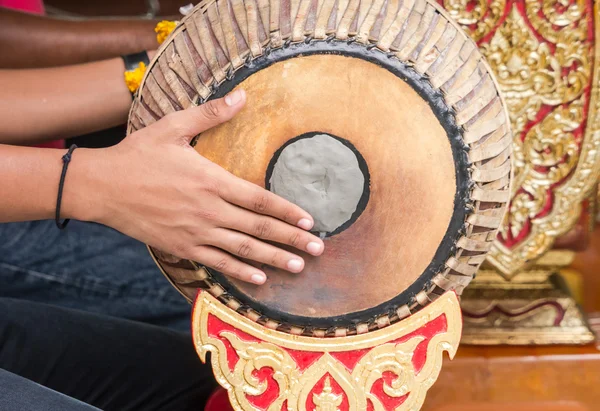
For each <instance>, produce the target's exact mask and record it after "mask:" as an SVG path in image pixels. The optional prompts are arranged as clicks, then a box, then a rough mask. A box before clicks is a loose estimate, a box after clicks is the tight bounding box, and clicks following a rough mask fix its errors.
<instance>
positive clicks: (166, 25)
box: [154, 20, 178, 44]
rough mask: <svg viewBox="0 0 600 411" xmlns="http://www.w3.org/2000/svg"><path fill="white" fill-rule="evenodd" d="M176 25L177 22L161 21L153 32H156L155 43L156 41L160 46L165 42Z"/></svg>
mask: <svg viewBox="0 0 600 411" xmlns="http://www.w3.org/2000/svg"><path fill="white" fill-rule="evenodd" d="M177 23H178V22H177V21H168V20H163V21H161V22H160V23H158V24H157V25H156V27H155V28H154V31H155V32H156V41H158V44H162V43H163V42H164V41H165V39H166V38H167V37H168V36H169V34H171V32H172V31H173V30H174V29H175V27H176V26H177Z"/></svg>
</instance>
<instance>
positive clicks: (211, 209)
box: [0, 93, 323, 284]
mask: <svg viewBox="0 0 600 411" xmlns="http://www.w3.org/2000/svg"><path fill="white" fill-rule="evenodd" d="M226 99H229V100H228V101H229V103H230V104H227V102H226ZM226 99H219V100H214V101H211V102H209V103H207V104H204V105H202V106H200V107H195V108H191V109H188V110H184V111H180V112H177V113H173V114H170V115H168V116H166V117H165V118H163V119H162V120H160V121H158V122H157V123H155V124H152V125H150V126H148V127H146V128H144V129H142V130H139V131H137V132H135V133H133V134H131V135H129V136H128V137H126V138H125V139H124V140H123V141H122V142H121V143H119V144H117V145H116V146H114V147H110V148H106V149H96V150H89V149H77V150H75V152H74V153H73V157H72V161H71V163H70V165H69V168H68V172H67V176H66V180H65V186H64V192H63V200H62V211H63V212H62V215H61V217H62V218H73V219H79V220H84V221H95V222H98V223H101V224H105V225H108V226H110V227H113V228H115V229H117V230H119V231H121V232H123V233H125V234H127V235H129V236H131V237H134V238H137V239H139V240H140V241H142V242H145V243H147V244H150V245H151V246H153V247H156V248H158V249H160V250H163V251H165V252H167V253H171V254H174V255H176V256H178V257H180V258H188V259H191V260H194V261H197V262H199V263H202V264H204V265H206V266H209V267H213V268H216V269H217V270H219V271H220V272H223V273H224V274H226V275H230V276H233V277H236V278H240V279H242V280H245V281H250V282H255V283H258V284H260V283H262V282H264V281H265V278H266V277H265V275H264V273H263V272H262V271H261V270H260V269H259V268H256V267H255V266H253V265H250V264H248V263H246V262H242V260H240V258H243V259H244V260H252V261H255V262H258V263H262V264H268V265H271V266H275V267H279V268H282V269H285V270H288V271H291V272H299V271H301V270H302V269H303V267H304V261H303V259H302V258H301V257H300V256H299V255H297V254H295V253H291V252H289V251H287V250H284V249H283V248H280V247H277V246H275V245H272V243H279V244H285V245H288V246H292V247H295V248H297V249H299V250H302V251H303V252H308V253H309V254H312V255H320V254H321V253H322V252H323V242H322V240H320V239H319V238H318V237H316V236H314V235H312V234H310V233H308V232H306V231H305V230H309V229H310V228H312V224H313V220H312V218H311V217H310V215H308V214H307V213H306V212H305V211H303V210H301V209H300V208H298V207H297V206H295V205H292V204H291V203H289V202H287V201H286V200H283V199H282V198H280V197H277V196H275V195H274V194H272V193H270V192H269V191H266V190H264V189H262V188H260V187H258V186H256V185H254V184H251V183H248V182H246V181H244V180H242V179H239V178H237V177H235V176H233V175H232V174H230V173H228V172H227V171H225V170H224V169H222V168H221V167H219V166H217V165H216V164H214V163H211V162H210V161H208V160H207V159H205V158H204V157H202V156H200V155H199V154H198V153H197V152H196V151H195V150H194V149H193V148H192V147H191V146H190V145H189V142H190V140H191V139H192V138H193V137H194V136H196V135H197V134H199V133H200V132H202V131H204V130H206V129H208V128H210V127H213V126H215V125H217V124H219V123H221V122H224V121H227V120H229V119H230V118H232V117H233V116H234V115H235V114H236V113H237V112H238V111H239V110H241V108H242V106H243V105H244V103H245V94H243V93H240V94H234V95H230V96H228V97H226ZM63 154H64V151H63V150H48V149H38V148H26V147H10V146H0V158H2V161H0V186H2V187H3V196H0V221H22V220H31V219H45V218H53V217H54V211H55V206H56V194H57V187H58V180H59V177H60V169H61V167H62V162H61V159H60V158H61V156H62V155H63ZM236 256H237V257H236ZM253 275H254V276H255V277H254V278H253Z"/></svg>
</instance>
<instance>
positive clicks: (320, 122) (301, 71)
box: [129, 0, 510, 336]
mask: <svg viewBox="0 0 600 411" xmlns="http://www.w3.org/2000/svg"><path fill="white" fill-rule="evenodd" d="M255 1H256V0H249V1H247V2H242V1H241V0H239V1H238V2H236V1H232V0H229V1H222V2H221V1H217V2H215V1H208V2H204V3H201V4H200V5H199V6H197V7H196V8H195V9H194V11H193V12H192V13H191V14H190V15H188V16H187V17H186V18H185V19H183V21H182V22H181V23H180V24H179V25H178V27H177V29H176V30H175V32H174V33H173V34H172V35H171V36H170V38H169V39H168V40H167V42H166V43H165V44H164V45H163V46H162V48H161V50H160V51H159V53H158V54H157V57H156V59H155V60H154V61H153V63H152V64H151V65H150V70H149V71H148V73H147V74H146V77H145V80H144V82H143V85H142V87H141V89H140V93H139V95H138V97H137V98H136V100H135V102H134V105H133V107H132V112H131V115H130V123H129V129H130V132H131V131H134V130H136V129H139V128H142V127H144V126H145V125H148V124H149V123H152V122H153V121H156V119H158V118H160V117H162V116H163V115H165V114H167V113H169V112H171V111H175V110H179V109H183V108H186V107H189V106H191V105H194V104H201V103H203V102H204V101H206V100H208V99H213V98H218V97H222V96H224V95H225V94H227V93H228V92H230V91H231V90H233V89H238V88H243V89H244V90H245V91H246V93H247V96H248V98H247V104H246V107H245V108H244V109H243V110H242V111H241V112H240V113H239V114H238V115H237V116H236V117H235V118H234V119H233V120H231V121H229V122H228V123H226V124H222V125H220V126H218V127H215V128H213V129H211V130H208V131H206V132H204V133H202V134H201V135H200V136H198V137H197V138H196V139H195V140H194V142H193V144H194V145H195V149H196V150H197V151H198V153H200V154H201V155H203V156H205V157H206V158H208V159H209V160H211V161H213V162H215V163H216V164H218V165H220V166H222V167H223V168H225V169H226V170H228V171H230V172H231V173H233V174H235V175H236V176H238V177H241V178H243V179H245V180H248V181H250V182H252V183H255V184H258V185H260V186H262V187H265V188H267V189H269V190H271V191H273V192H274V193H276V194H278V195H280V196H282V197H284V198H287V199H288V200H290V201H292V202H294V203H296V204H298V205H300V206H301V207H302V208H304V209H305V210H306V211H308V212H309V213H310V214H311V215H312V216H313V217H314V219H315V227H314V230H315V234H317V235H320V236H321V237H322V238H323V239H324V242H325V252H324V254H323V255H322V256H320V257H312V256H310V255H308V254H303V255H302V257H303V258H304V259H305V262H306V265H305V269H304V270H303V272H302V273H300V274H291V273H288V272H285V271H283V270H278V269H274V268H272V267H262V268H263V269H264V271H265V272H266V274H267V277H268V280H267V282H266V283H265V284H264V285H262V286H256V285H252V284H248V283H243V282H241V281H238V280H235V279H231V278H228V277H225V276H224V275H222V274H220V273H218V272H216V271H214V270H212V269H203V268H202V267H200V266H199V265H198V264H196V263H194V262H191V261H186V260H180V259H178V258H176V257H174V256H170V255H166V254H165V253H162V252H160V251H159V250H151V251H152V252H153V255H154V257H155V259H156V261H157V263H158V264H159V266H160V267H161V268H162V269H163V271H164V272H165V274H166V275H167V277H169V278H170V280H171V282H172V283H173V284H174V285H175V286H176V287H177V288H178V289H179V290H180V291H181V292H182V293H183V294H184V295H185V296H186V297H187V298H189V299H191V298H193V296H194V294H195V292H196V289H197V288H205V289H208V290H209V291H210V292H211V293H212V294H213V295H215V296H217V297H219V298H220V299H221V301H222V302H223V303H225V304H228V305H229V306H231V307H232V308H234V309H236V310H238V311H240V312H241V313H243V314H245V315H247V316H249V317H250V318H252V319H254V320H256V321H259V322H262V323H264V324H266V325H267V326H269V327H272V328H277V329H280V330H282V331H286V332H292V333H304V334H309V335H319V336H326V335H346V334H352V333H357V332H366V331H368V330H369V329H372V328H374V327H381V326H384V325H387V324H389V323H391V322H394V321H397V320H398V319H401V318H403V317H405V316H407V315H409V314H410V313H411V312H413V311H415V310H418V309H419V308H420V307H422V306H424V305H426V304H427V303H428V302H429V301H431V300H433V299H435V298H436V296H437V295H440V294H441V293H443V292H445V291H446V290H449V289H453V290H456V291H457V292H459V293H460V291H461V290H462V288H464V287H465V286H466V285H467V284H468V282H469V281H470V280H471V278H472V277H473V275H474V274H475V271H476V270H477V268H478V266H479V264H480V263H481V262H482V261H483V259H484V258H485V254H486V252H487V251H488V250H489V248H490V246H491V241H492V240H493V239H494V237H495V230H496V229H497V228H498V226H499V224H500V223H501V220H502V216H503V212H504V208H505V205H506V202H507V201H508V198H509V190H508V184H509V175H510V131H509V129H508V121H507V117H506V112H505V109H504V105H503V103H502V100H501V98H500V97H499V95H498V92H497V87H496V84H495V82H494V81H493V79H492V76H491V73H490V72H489V70H488V68H487V66H486V65H485V63H484V62H483V61H482V57H481V56H480V54H479V52H478V50H477V49H476V47H475V46H474V45H473V43H472V42H471V41H470V40H469V39H468V38H467V37H466V35H465V34H463V33H462V31H460V29H459V28H457V27H456V26H455V25H454V24H453V23H452V22H451V21H449V20H448V19H447V17H446V16H445V15H444V14H443V13H442V12H441V11H439V10H438V8H437V7H436V6H435V4H433V3H431V4H430V3H428V2H426V1H416V2H411V1H408V2H406V1H405V2H404V3H402V4H401V5H399V4H398V3H397V2H396V3H394V2H387V3H384V2H378V1H373V2H369V1H368V2H367V4H362V3H361V4H360V5H359V4H358V2H357V3H356V4H354V3H353V2H350V3H348V2H346V3H347V4H345V5H344V7H342V5H340V4H339V2H333V1H332V2H327V1H325V2H323V1H319V2H316V1H308V2H304V1H300V2H298V1H296V2H293V4H290V3H289V2H286V1H277V0H271V2H270V3H267V2H259V3H258V5H259V7H258V8H257V3H256V2H255ZM263 3H264V4H263ZM240 7H241V9H240ZM274 17H275V18H274ZM294 252H298V251H297V250H294Z"/></svg>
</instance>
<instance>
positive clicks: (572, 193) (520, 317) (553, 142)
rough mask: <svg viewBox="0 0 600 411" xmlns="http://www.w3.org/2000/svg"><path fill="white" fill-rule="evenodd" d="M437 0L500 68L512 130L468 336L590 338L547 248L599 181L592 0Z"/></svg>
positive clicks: (483, 340) (470, 302) (468, 302)
mask: <svg viewBox="0 0 600 411" xmlns="http://www.w3.org/2000/svg"><path fill="white" fill-rule="evenodd" d="M440 3H441V4H442V5H443V6H444V7H445V8H446V9H447V10H448V11H449V12H450V14H451V16H452V17H453V18H455V19H456V20H457V21H458V23H459V24H461V25H462V26H463V28H464V29H465V30H466V31H467V32H468V33H469V34H470V35H471V36H472V37H473V38H474V39H475V40H476V41H477V43H478V45H479V48H480V49H481V51H482V52H483V54H484V55H485V56H486V57H487V59H488V62H489V63H490V65H491V67H492V69H493V70H494V71H495V73H496V76H497V79H498V82H499V84H500V89H501V91H502V92H503V95H504V98H505V100H506V102H507V106H508V110H509V114H510V117H511V123H512V128H513V133H514V145H513V146H514V155H513V158H514V166H515V167H514V169H515V178H514V180H513V181H514V183H513V187H512V201H511V205H510V208H509V210H508V213H507V215H506V219H505V222H504V224H503V227H502V229H501V231H500V233H499V235H498V238H497V240H496V242H495V243H494V246H493V247H492V250H491V252H490V256H489V257H488V268H487V270H482V272H480V273H479V278H478V279H476V280H475V282H474V283H473V284H472V286H471V288H470V289H468V290H467V291H466V292H465V294H464V296H463V302H462V305H463V311H464V312H465V333H464V337H463V342H464V343H473V344H552V343H573V344H581V343H587V342H590V341H591V340H592V339H593V334H592V333H591V332H590V330H589V327H588V326H587V324H586V322H585V319H584V317H583V315H582V313H581V311H580V310H579V308H578V306H577V304H576V303H575V300H574V299H573V298H572V297H571V295H570V291H569V289H568V288H567V287H566V286H565V285H564V281H562V279H561V277H560V270H561V268H563V267H565V266H566V265H568V264H569V259H568V258H565V256H566V255H567V254H565V252H564V251H561V252H558V254H557V252H556V251H555V250H552V248H553V246H554V244H555V242H556V240H557V238H559V237H561V236H563V235H564V234H566V233H567V232H569V231H570V230H571V229H572V228H573V227H574V226H575V225H576V224H577V222H578V221H579V219H580V217H581V213H582V203H583V201H584V200H585V198H586V197H587V196H588V195H589V194H590V192H591V191H592V190H593V188H594V186H595V185H596V184H597V181H598V174H599V161H598V152H599V150H598V145H599V144H600V100H599V95H598V93H599V81H600V79H599V61H600V52H599V45H598V43H597V41H596V39H597V38H598V33H599V32H600V29H599V20H600V17H599V14H598V10H597V7H598V5H597V4H596V3H593V2H592V1H585V0H560V1H559V0H474V1H464V0H441V1H440ZM567 253H568V252H567ZM561 256H562V257H561ZM557 258H558V260H557Z"/></svg>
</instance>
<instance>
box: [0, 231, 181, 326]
mask: <svg viewBox="0 0 600 411" xmlns="http://www.w3.org/2000/svg"><path fill="white" fill-rule="evenodd" d="M1 297H8V298H18V299H24V300H29V301H36V302H41V303H48V304H52V305H56V306H61V307H67V308H75V309H79V310H85V311H89V312H95V313H100V314H106V315H110V316H115V317H121V318H126V319H131V320H137V321H143V322H146V323H150V324H155V325H161V326H168V327H170V328H173V329H179V330H186V331H187V330H189V318H190V305H189V304H188V303H187V302H186V301H185V299H184V298H183V297H182V296H181V295H180V294H179V293H178V292H177V291H176V290H175V289H174V288H173V287H172V286H171V285H170V284H169V282H168V281H167V280H166V279H165V278H164V277H163V275H162V273H161V272H160V270H159V269H158V268H157V267H156V265H155V264H154V262H153V261H152V258H151V257H150V254H149V253H148V250H147V249H146V247H145V245H143V244H142V243H140V242H138V241H136V240H133V239H131V238H129V237H127V236H125V235H123V234H121V233H119V232H118V231H115V230H113V229H111V228H108V227H105V226H102V225H99V224H94V223H85V222H80V221H75V220H74V221H71V222H70V223H69V225H68V226H67V228H66V229H65V230H62V231H61V230H58V229H57V228H56V226H55V224H54V221H50V220H45V221H34V222H25V223H9V224H0V298H1Z"/></svg>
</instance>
